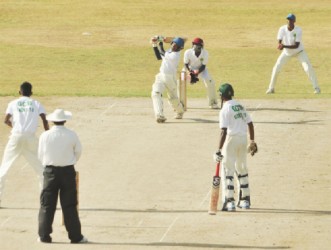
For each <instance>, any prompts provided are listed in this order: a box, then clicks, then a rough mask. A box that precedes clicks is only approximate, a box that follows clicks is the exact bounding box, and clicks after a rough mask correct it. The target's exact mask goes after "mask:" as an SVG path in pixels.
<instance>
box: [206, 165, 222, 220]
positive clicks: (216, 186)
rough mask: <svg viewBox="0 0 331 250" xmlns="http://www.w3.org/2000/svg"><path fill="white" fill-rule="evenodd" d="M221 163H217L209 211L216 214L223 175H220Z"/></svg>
mask: <svg viewBox="0 0 331 250" xmlns="http://www.w3.org/2000/svg"><path fill="white" fill-rule="evenodd" d="M220 164H221V163H220V162H218V163H217V165H216V173H215V176H214V177H213V185H212V188H211V195H210V203H209V211H208V213H209V214H210V215H215V214H216V213H217V204H218V200H219V194H220V182H221V177H220V176H219V172H220Z"/></svg>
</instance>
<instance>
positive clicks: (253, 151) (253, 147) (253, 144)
mask: <svg viewBox="0 0 331 250" xmlns="http://www.w3.org/2000/svg"><path fill="white" fill-rule="evenodd" d="M257 151H258V150H257V144H256V142H255V141H251V142H250V144H249V146H248V148H247V153H250V154H251V156H253V155H254V154H256V153H257Z"/></svg>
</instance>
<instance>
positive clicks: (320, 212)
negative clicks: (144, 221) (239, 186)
mask: <svg viewBox="0 0 331 250" xmlns="http://www.w3.org/2000/svg"><path fill="white" fill-rule="evenodd" d="M79 210H82V211H93V212H97V211H103V212H104V211H106V212H107V211H108V212H120V213H206V214H207V210H206V209H197V210H193V209H192V210H180V209H177V210H158V209H119V208H81V209H79ZM237 212H239V213H240V214H243V213H270V214H272V213H276V214H310V215H331V211H323V210H302V209H282V208H280V209H277V208H254V207H253V208H251V209H247V210H242V209H237ZM237 212H235V213H233V214H234V215H235V214H236V213H237ZM219 213H226V212H221V211H219Z"/></svg>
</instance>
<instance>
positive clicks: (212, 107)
mask: <svg viewBox="0 0 331 250" xmlns="http://www.w3.org/2000/svg"><path fill="white" fill-rule="evenodd" d="M209 108H211V109H219V107H218V105H217V103H214V104H212V105H209Z"/></svg>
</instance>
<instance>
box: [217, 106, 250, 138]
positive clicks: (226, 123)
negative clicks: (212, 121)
mask: <svg viewBox="0 0 331 250" xmlns="http://www.w3.org/2000/svg"><path fill="white" fill-rule="evenodd" d="M251 121H252V120H251V117H250V115H249V114H248V113H247V112H246V110H245V108H244V107H243V106H242V105H241V104H240V103H239V102H237V101H236V100H229V101H227V102H225V103H224V104H223V107H222V109H221V111H220V114H219V125H220V128H221V129H222V128H227V134H228V135H243V136H244V135H247V124H248V123H250V122H251Z"/></svg>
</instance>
